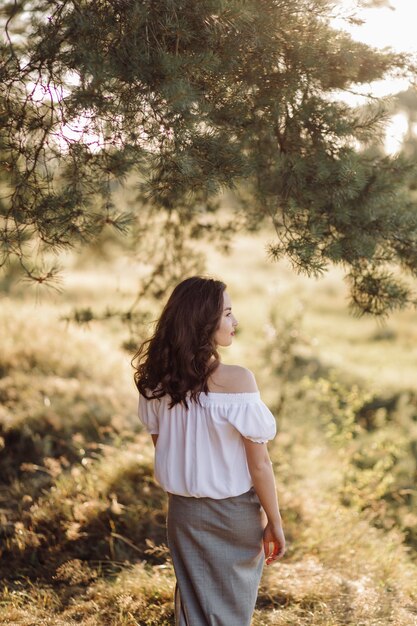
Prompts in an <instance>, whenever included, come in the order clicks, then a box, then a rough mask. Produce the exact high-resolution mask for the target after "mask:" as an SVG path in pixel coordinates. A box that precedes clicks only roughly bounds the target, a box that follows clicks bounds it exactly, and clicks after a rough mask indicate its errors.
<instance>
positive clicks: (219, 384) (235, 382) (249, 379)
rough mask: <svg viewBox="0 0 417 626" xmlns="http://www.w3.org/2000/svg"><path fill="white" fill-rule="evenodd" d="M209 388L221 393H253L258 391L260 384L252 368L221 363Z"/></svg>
mask: <svg viewBox="0 0 417 626" xmlns="http://www.w3.org/2000/svg"><path fill="white" fill-rule="evenodd" d="M209 389H210V391H213V392H220V393H251V392H254V391H258V386H257V384H256V380H255V376H254V374H253V372H251V370H249V369H247V368H246V367H241V366H240V365H224V364H223V363H220V365H219V367H218V368H217V369H216V371H215V372H214V373H213V375H212V376H211V380H210V381H209Z"/></svg>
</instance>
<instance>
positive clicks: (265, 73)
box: [0, 0, 417, 314]
mask: <svg viewBox="0 0 417 626" xmlns="http://www.w3.org/2000/svg"><path fill="white" fill-rule="evenodd" d="M334 6H335V3H334V2H331V1H330V0H292V1H291V2H288V0H159V1H158V2H153V1H152V0H111V1H110V0H61V1H57V0H37V2H32V1H31V0H26V1H25V0H20V1H19V2H18V1H17V0H16V1H14V2H8V3H6V5H5V6H4V7H3V9H2V15H3V23H4V31H5V37H4V40H3V44H2V45H1V48H0V60H1V64H0V80H1V85H2V87H1V95H0V116H1V130H0V155H1V170H2V171H1V174H0V176H1V180H2V194H1V196H2V197H1V201H0V215H1V228H0V232H1V241H2V249H1V253H2V261H3V263H5V262H6V261H7V260H8V259H9V258H10V257H11V256H13V255H16V256H17V257H18V258H19V259H20V261H21V263H22V265H23V266H24V267H25V268H26V271H27V273H28V274H29V275H30V276H32V277H33V278H34V279H35V280H38V281H39V280H45V279H48V271H47V270H44V272H43V273H42V271H41V270H36V269H34V268H33V266H31V265H30V263H29V262H28V258H29V259H30V256H29V257H28V253H29V252H31V251H32V250H33V242H36V243H37V244H38V246H39V250H41V251H42V250H52V251H58V250H60V249H62V248H67V247H71V246H73V245H74V244H76V243H77V242H84V241H87V240H89V239H91V238H92V237H95V236H96V235H97V233H99V232H100V230H101V229H103V228H104V227H105V226H106V225H112V226H114V227H116V228H119V229H121V230H124V229H126V228H128V226H129V223H130V222H131V221H132V220H134V219H136V218H135V215H134V213H133V214H129V213H127V212H126V211H124V210H123V209H119V208H118V207H116V206H115V204H114V201H113V189H114V185H115V183H116V182H121V181H124V180H126V178H128V177H129V179H130V178H131V177H132V176H133V175H135V177H136V181H137V198H136V200H137V213H138V214H139V213H140V212H142V216H143V212H145V214H146V215H149V216H155V214H158V215H161V216H165V218H166V219H167V220H168V221H169V223H175V224H184V225H187V228H186V229H184V232H185V231H186V233H187V237H189V236H201V233H202V232H204V231H212V230H213V229H214V230H216V228H217V229H218V230H219V229H220V225H219V224H217V222H216V221H214V222H213V219H214V220H215V217H214V218H213V216H215V215H216V211H215V209H216V198H217V197H218V194H219V193H220V192H221V190H222V189H225V188H237V189H239V188H242V187H244V189H245V194H246V198H249V202H248V201H247V202H246V203H244V204H242V205H241V207H240V208H239V209H237V212H238V214H239V216H242V214H244V217H245V219H246V220H247V223H248V224H252V225H253V224H259V223H261V222H262V223H265V221H266V222H267V223H269V224H271V226H272V228H273V235H274V240H273V241H272V243H271V247H270V253H271V256H272V257H273V258H278V257H280V256H287V257H288V258H289V259H290V260H291V261H292V263H293V265H294V266H295V267H296V268H297V269H298V270H300V271H304V272H307V273H311V274H318V273H320V272H322V271H324V270H325V269H326V268H327V267H328V265H329V264H331V263H335V264H341V265H343V266H344V267H345V269H346V274H347V276H348V279H349V281H350V284H351V292H352V302H353V304H354V305H355V307H356V309H357V310H359V311H360V312H371V313H376V314H384V313H386V312H387V311H389V310H391V309H393V308H395V307H398V306H403V305H404V304H406V303H408V302H410V301H411V300H412V298H413V296H412V294H411V293H410V290H409V288H408V287H407V286H406V285H404V284H403V283H401V282H400V281H399V279H398V278H397V276H396V268H398V267H400V268H402V269H406V270H408V271H409V272H410V273H411V275H413V276H415V274H416V272H417V245H416V244H417V222H416V217H417V214H416V205H415V202H414V200H413V198H412V197H411V196H410V193H409V189H408V184H407V183H408V176H409V175H410V172H411V166H410V164H409V163H407V162H406V161H405V160H404V159H402V158H400V157H388V156H385V155H382V154H375V153H371V152H370V151H367V150H366V145H367V143H368V142H369V141H370V140H373V139H374V138H375V135H376V134H378V133H380V132H381V128H382V126H383V122H384V120H385V111H384V108H383V107H382V106H381V105H380V104H378V103H376V104H375V105H373V106H371V105H367V106H366V107H361V108H352V107H349V106H348V105H347V104H346V103H345V102H344V101H343V99H342V97H341V94H342V93H343V91H345V90H347V91H349V90H358V89H360V88H361V86H362V87H364V88H365V89H366V86H367V85H368V83H370V82H371V81H373V80H377V79H380V78H382V77H384V76H386V75H387V74H395V73H397V74H398V73H405V72H406V71H408V60H407V59H406V58H405V57H404V56H403V55H398V54H393V53H387V52H379V51H376V50H373V49H371V48H369V47H367V46H366V45H364V44H361V43H358V42H354V41H353V40H351V38H350V37H349V35H348V34H346V33H344V32H342V31H337V30H335V29H334V28H333V27H332V26H331V22H330V18H331V16H332V15H333V14H334ZM150 223H151V222H150ZM181 233H182V229H181V228H179V229H178V237H181V236H182V234H181ZM190 233H191V235H190ZM52 274H53V272H52V273H51V270H49V278H51V276H52Z"/></svg>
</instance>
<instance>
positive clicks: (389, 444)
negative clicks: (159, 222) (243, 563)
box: [0, 233, 417, 626]
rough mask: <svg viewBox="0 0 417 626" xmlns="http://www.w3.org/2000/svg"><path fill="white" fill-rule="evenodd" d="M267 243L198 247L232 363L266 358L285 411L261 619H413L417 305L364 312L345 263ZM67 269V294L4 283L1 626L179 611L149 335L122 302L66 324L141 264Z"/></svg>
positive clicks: (126, 288)
mask: <svg viewBox="0 0 417 626" xmlns="http://www.w3.org/2000/svg"><path fill="white" fill-rule="evenodd" d="M267 241H268V235H267V234H265V233H263V234H257V235H253V236H241V237H240V238H239V239H238V240H237V241H236V243H235V245H234V247H233V249H232V252H231V254H230V255H229V256H225V255H223V254H221V253H220V252H218V251H216V250H215V249H214V248H210V247H208V246H207V245H205V246H204V247H203V245H202V250H203V251H204V252H205V254H206V256H207V272H208V273H209V274H211V275H215V276H217V277H219V278H221V279H223V280H224V281H225V282H226V283H227V284H228V291H229V293H230V295H231V297H232V303H233V309H234V313H235V315H236V316H237V318H238V320H239V329H238V330H239V332H238V334H237V336H236V339H235V343H234V345H233V346H232V347H231V348H230V349H228V350H224V351H223V354H222V358H223V359H224V361H225V362H228V363H239V364H242V365H244V366H246V367H249V368H250V369H252V370H253V371H254V373H255V375H256V378H257V381H258V386H259V388H260V390H261V393H262V397H263V399H264V400H265V402H267V404H268V405H269V406H270V408H271V410H272V411H273V412H274V414H275V415H276V417H277V421H278V435H277V437H276V439H275V440H274V442H273V443H272V444H271V445H270V453H271V458H272V459H273V462H274V467H275V471H276V477H277V485H278V493H279V500H280V507H281V511H282V515H283V520H284V525H285V530H286V536H287V540H288V550H287V553H286V555H285V556H284V558H283V559H282V560H281V561H279V562H278V563H276V564H275V565H273V566H271V567H268V568H265V571H264V575H263V578H262V583H261V588H260V593H259V598H258V603H257V607H256V611H255V615H254V621H253V624H254V626H264V625H265V626H266V625H277V626H307V625H315V626H336V625H338V626H385V625H394V626H411V625H415V624H417V559H416V548H417V493H416V478H417V465H416V463H417V461H416V459H417V391H416V383H415V381H416V380H417V360H416V358H415V357H416V352H417V342H416V341H415V339H416V335H417V327H416V324H415V315H416V314H415V312H414V311H405V312H401V313H398V314H395V315H394V316H392V317H391V318H390V319H389V320H387V321H386V323H384V324H382V323H380V322H377V321H376V320H373V319H369V318H367V319H358V318H355V317H353V316H352V315H351V314H350V313H349V309H348V300H347V295H348V294H347V288H346V285H345V283H344V281H343V277H342V274H341V273H340V272H339V271H337V270H332V271H330V272H329V273H328V274H326V275H325V276H324V277H323V278H322V279H320V280H311V279H307V278H305V277H300V276H296V275H295V274H294V272H293V271H292V270H291V268H290V267H289V266H287V265H286V264H285V263H280V264H278V265H277V264H271V263H269V262H268V261H267V259H266V254H265V246H266V244H267ZM62 263H63V266H64V273H63V279H64V280H63V289H64V290H63V292H62V293H56V292H54V291H49V292H45V293H44V292H36V291H33V290H32V288H31V287H30V286H28V285H25V284H24V283H20V282H17V281H16V280H14V279H11V278H10V275H9V277H6V278H4V279H3V282H2V283H0V289H1V292H0V295H1V311H0V345H1V351H0V474H1V486H0V533H1V542H0V575H1V580H2V582H1V585H2V591H1V600H0V623H1V624H8V625H10V626H43V625H51V626H52V625H54V626H72V625H75V624H82V625H83V626H99V625H100V626H101V625H106V626H107V625H109V626H138V625H140V626H153V625H155V626H156V625H161V626H162V625H169V624H173V623H174V622H173V619H174V617H173V589H174V584H175V579H174V574H173V569H172V564H171V561H170V558H169V554H168V552H167V548H166V539H165V510H166V498H165V495H164V493H163V492H162V490H161V489H160V488H159V487H158V486H157V485H156V484H155V483H154V480H153V473H152V455H153V450H152V445H151V442H150V439H149V437H148V436H147V435H146V434H145V433H144V432H143V431H142V429H141V427H140V424H139V420H138V418H137V414H136V407H137V392H136V389H135V387H134V384H133V378H132V369H131V366H130V359H131V357H132V355H133V352H134V344H135V341H136V343H139V342H140V340H141V339H143V335H141V336H137V337H136V336H135V335H134V334H133V336H132V331H131V330H128V328H127V327H126V325H124V324H122V323H121V322H120V320H119V318H118V317H117V316H108V319H107V320H104V321H98V320H95V319H91V321H89V322H86V323H84V324H82V325H78V324H76V323H74V322H73V321H68V319H69V318H71V312H72V311H73V310H74V308H77V309H78V310H79V311H80V310H82V311H84V313H85V312H86V311H88V310H89V309H90V308H91V310H93V311H96V312H99V313H100V312H101V313H103V315H102V317H106V315H105V312H106V311H109V310H110V309H116V308H123V307H129V306H130V304H131V303H132V301H133V300H134V298H135V290H136V289H137V281H138V278H137V277H138V272H140V270H141V268H139V267H137V266H136V265H135V263H134V262H133V260H132V258H131V257H129V256H128V255H123V254H122V253H121V252H120V250H118V249H117V247H115V248H114V250H113V249H112V250H111V252H109V253H108V254H106V255H104V254H98V253H97V251H94V250H93V249H90V250H85V251H84V252H83V253H72V254H68V255H67V256H66V257H65V258H63V259H62ZM157 309H158V304H156V305H155V306H154V308H153V310H152V311H151V314H150V319H151V318H152V316H154V315H155V314H156V312H157ZM93 317H94V316H93ZM84 319H89V315H85V316H84ZM144 332H145V330H143V329H142V330H141V331H140V333H144Z"/></svg>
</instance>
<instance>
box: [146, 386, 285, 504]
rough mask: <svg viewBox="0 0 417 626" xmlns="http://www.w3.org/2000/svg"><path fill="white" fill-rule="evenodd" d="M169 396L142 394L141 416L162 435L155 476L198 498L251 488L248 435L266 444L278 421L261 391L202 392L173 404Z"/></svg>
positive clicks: (167, 488) (169, 488) (153, 431)
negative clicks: (194, 399) (193, 399)
mask: <svg viewBox="0 0 417 626" xmlns="http://www.w3.org/2000/svg"><path fill="white" fill-rule="evenodd" d="M169 400H170V398H169V396H167V395H166V396H163V397H162V398H160V399H157V398H152V399H150V400H148V399H147V398H145V397H144V396H143V395H142V394H139V406H138V413H139V418H140V420H141V422H142V423H143V425H144V426H145V428H146V429H147V431H148V432H149V433H151V434H157V435H158V441H157V444H156V448H155V479H156V480H157V482H158V483H159V484H160V485H161V487H163V489H165V491H167V492H169V493H174V494H179V495H182V496H193V497H196V498H203V497H208V498H215V499H220V498H229V497H231V496H237V495H240V494H242V493H245V492H247V491H248V490H249V489H250V487H251V486H252V479H251V476H250V473H249V469H248V464H247V461H246V453H245V448H244V445H243V438H242V436H243V437H246V438H247V439H250V440H252V441H255V442H257V443H265V442H266V441H268V440H270V439H273V438H274V437H275V434H276V422H275V418H274V416H273V415H272V413H271V411H270V410H269V409H268V407H267V406H266V405H265V404H264V402H263V401H262V400H261V397H260V393H259V391H253V392H248V393H215V392H209V393H207V394H205V393H201V394H200V401H201V406H200V405H199V404H198V403H197V402H191V401H189V402H188V406H189V408H188V409H186V408H185V407H184V406H183V405H182V404H176V405H175V406H174V407H172V409H169V408H168V404H169Z"/></svg>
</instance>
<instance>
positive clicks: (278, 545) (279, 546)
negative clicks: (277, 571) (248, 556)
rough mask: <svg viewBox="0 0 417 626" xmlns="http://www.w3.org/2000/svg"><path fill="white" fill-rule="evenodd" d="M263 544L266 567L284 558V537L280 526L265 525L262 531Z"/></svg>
mask: <svg viewBox="0 0 417 626" xmlns="http://www.w3.org/2000/svg"><path fill="white" fill-rule="evenodd" d="M263 544H264V552H265V559H266V564H267V565H270V564H271V563H273V562H274V561H276V560H277V559H280V558H281V557H282V556H284V554H285V537H284V531H283V530H282V526H281V525H280V524H271V523H270V522H268V523H267V525H266V526H265V529H264V536H263Z"/></svg>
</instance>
